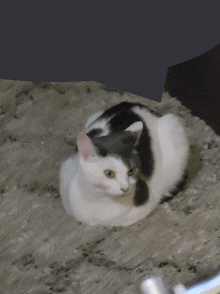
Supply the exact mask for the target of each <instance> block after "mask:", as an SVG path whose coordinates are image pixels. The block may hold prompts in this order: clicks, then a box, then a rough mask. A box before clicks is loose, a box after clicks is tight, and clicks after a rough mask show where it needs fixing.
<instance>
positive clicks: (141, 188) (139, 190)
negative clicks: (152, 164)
mask: <svg viewBox="0 0 220 294" xmlns="http://www.w3.org/2000/svg"><path fill="white" fill-rule="evenodd" d="M148 199H149V191H148V187H147V184H146V183H145V182H144V181H142V180H141V179H138V180H137V183H136V187H135V194H134V198H133V203H134V205H135V206H140V205H143V204H145V203H146V202H147V200H148Z"/></svg>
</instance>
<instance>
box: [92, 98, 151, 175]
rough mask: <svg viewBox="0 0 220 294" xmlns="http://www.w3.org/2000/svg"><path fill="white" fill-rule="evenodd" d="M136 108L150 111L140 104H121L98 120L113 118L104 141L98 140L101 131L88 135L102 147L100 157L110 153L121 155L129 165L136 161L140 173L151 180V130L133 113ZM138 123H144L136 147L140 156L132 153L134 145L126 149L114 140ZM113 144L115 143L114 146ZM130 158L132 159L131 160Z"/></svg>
mask: <svg viewBox="0 0 220 294" xmlns="http://www.w3.org/2000/svg"><path fill="white" fill-rule="evenodd" d="M134 106H139V107H140V108H145V109H147V110H148V111H150V110H149V109H148V107H146V106H144V105H141V104H139V103H131V102H121V103H119V104H117V105H114V106H112V107H110V108H109V109H107V110H106V111H104V113H103V114H102V115H101V116H100V117H99V118H98V120H101V119H106V120H107V119H109V118H110V117H112V118H111V119H110V120H109V121H108V125H109V129H110V134H109V135H107V136H104V137H103V139H98V138H101V137H98V136H99V135H100V134H101V129H94V130H91V131H90V132H89V133H88V134H87V135H88V136H89V137H90V138H91V140H92V141H93V142H94V144H97V147H100V148H99V151H100V155H102V156H106V155H107V154H109V153H113V154H116V155H119V156H121V157H122V160H123V161H124V162H125V164H127V165H128V163H129V162H130V161H131V160H133V159H134V161H135V162H137V164H138V165H139V166H140V172H141V173H142V174H143V176H144V177H146V178H149V177H150V176H151V175H152V173H153V167H154V159H153V152H152V150H151V138H150V136H149V130H148V128H147V126H146V125H145V122H144V121H143V119H142V117H140V116H139V115H137V114H136V113H134V112H133V110H132V108H133V107H134ZM137 121H142V122H143V131H142V133H141V136H140V138H139V142H138V145H137V146H136V151H137V153H138V154H135V155H134V154H133V153H132V152H131V146H132V147H134V144H133V145H132V144H129V142H128V143H127V144H128V146H127V147H126V148H125V145H126V144H125V145H124V144H123V142H121V141H120V140H119V141H117V140H118V139H119V137H118V138H117V139H116V140H114V139H113V136H115V135H117V134H121V133H122V132H123V131H124V130H125V129H127V128H128V127H129V126H130V125H131V124H133V123H135V122H137ZM111 136H112V137H111ZM125 140H127V139H125ZM104 141H106V142H104ZM122 141H123V140H122ZM112 142H114V144H113V143H112ZM116 142H117V144H116ZM123 146H124V147H123ZM129 156H130V157H131V158H130V159H129ZM128 166H129V165H128ZM139 166H137V167H139Z"/></svg>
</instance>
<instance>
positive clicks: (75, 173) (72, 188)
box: [60, 106, 189, 226]
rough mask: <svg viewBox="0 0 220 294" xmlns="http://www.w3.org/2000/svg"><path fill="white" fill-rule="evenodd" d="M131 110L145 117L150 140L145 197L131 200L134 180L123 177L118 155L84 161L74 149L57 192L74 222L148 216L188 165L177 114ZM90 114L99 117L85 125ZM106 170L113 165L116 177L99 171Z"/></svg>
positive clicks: (120, 222) (109, 222)
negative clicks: (140, 201)
mask: <svg viewBox="0 0 220 294" xmlns="http://www.w3.org/2000/svg"><path fill="white" fill-rule="evenodd" d="M134 111H135V112H136V113H137V114H139V115H140V116H141V117H142V118H143V119H144V121H145V122H146V125H147V127H148V129H149V132H150V137H151V139H152V146H151V147H152V150H153V156H154V164H155V167H154V172H153V175H152V177H151V178H150V180H148V181H147V185H148V188H149V199H148V201H147V202H146V204H144V205H142V206H140V207H135V206H134V205H133V204H132V198H133V195H134V188H135V180H134V179H133V178H132V177H128V176H127V169H126V167H125V166H124V164H123V162H122V161H121V160H120V158H114V157H108V156H107V157H106V158H104V159H102V160H100V158H98V157H96V156H95V157H91V158H90V159H88V160H87V161H84V160H83V159H82V158H81V156H80V155H79V154H76V155H75V156H74V157H71V158H69V159H67V160H66V161H65V162H64V163H63V165H62V166H61V170H60V194H61V197H62V202H63V205H64V207H65V209H66V211H67V212H68V213H70V214H73V215H74V216H75V218H76V219H77V220H78V221H82V222H84V223H87V224H89V225H92V226H93V225H103V226H129V225H132V224H133V223H135V222H137V221H139V220H141V219H143V218H145V217H147V216H148V215H149V214H150V213H151V212H152V211H153V209H154V208H155V207H156V206H157V205H158V203H159V201H160V199H161V197H162V196H163V195H167V193H168V192H169V191H170V190H171V189H173V188H175V185H176V183H177V181H178V180H179V179H180V178H181V177H182V175H183V172H184V170H185V168H186V164H187V159H188V152H189V144H188V140H187V137H186V134H185V130H184V127H183V126H182V124H181V122H180V121H179V119H178V118H177V117H176V116H174V115H173V114H167V115H165V116H163V117H161V118H157V117H155V116H154V115H152V114H151V113H150V112H148V111H147V110H146V109H141V108H139V107H138V106H137V107H135V108H134ZM94 118H95V119H96V118H97V116H95V115H94V116H93V117H92V118H89V120H88V121H87V124H86V126H85V128H86V129H88V128H89V125H91V124H92V123H93V122H94V120H95V119H94ZM141 124H142V123H140V122H137V123H136V124H134V125H133V126H132V128H134V129H136V130H138V129H140V127H141ZM94 125H96V127H102V129H104V128H105V123H104V121H102V122H101V123H100V124H99V123H98V121H97V122H95V123H94V124H93V125H92V128H93V127H94ZM142 127H143V125H142ZM105 132H108V131H106V130H105ZM105 169H111V170H114V171H115V173H116V178H107V177H106V176H105V175H104V173H103V170H105ZM99 185H102V187H100V186H99ZM128 187H129V191H128V192H127V193H125V194H124V193H123V192H122V191H121V188H128ZM120 196H123V197H120Z"/></svg>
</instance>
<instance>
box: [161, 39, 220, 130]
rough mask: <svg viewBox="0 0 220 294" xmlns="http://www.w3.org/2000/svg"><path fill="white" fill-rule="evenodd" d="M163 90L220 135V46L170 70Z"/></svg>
mask: <svg viewBox="0 0 220 294" xmlns="http://www.w3.org/2000/svg"><path fill="white" fill-rule="evenodd" d="M164 90H165V91H166V92H168V93H169V94H170V95H171V96H172V97H176V98H177V99H178V100H180V101H181V103H182V104H183V105H184V106H186V107H187V108H189V109H190V110H191V111H192V114H193V115H195V116H198V117H200V118H201V119H203V120H204V121H205V122H206V123H207V124H208V125H210V126H211V127H212V128H213V129H214V131H215V132H216V133H217V134H218V135H220V44H219V45H217V46H216V47H214V48H213V49H211V50H209V51H207V52H206V53H204V54H202V55H200V56H198V57H195V58H193V59H190V60H188V61H186V62H183V63H180V64H177V65H174V66H171V67H169V68H168V71H167V76H166V81H165V86H164Z"/></svg>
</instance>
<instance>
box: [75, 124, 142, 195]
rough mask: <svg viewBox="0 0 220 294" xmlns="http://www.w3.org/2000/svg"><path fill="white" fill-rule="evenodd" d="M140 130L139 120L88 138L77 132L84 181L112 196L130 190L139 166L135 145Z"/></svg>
mask: <svg viewBox="0 0 220 294" xmlns="http://www.w3.org/2000/svg"><path fill="white" fill-rule="evenodd" d="M142 130H143V123H142V122H140V121H139V122H135V123H133V124H132V125H131V126H130V127H128V128H127V129H126V130H125V131H124V132H121V133H119V134H114V135H107V136H100V137H95V138H92V139H90V138H89V137H88V136H87V135H86V134H83V133H79V134H78V136H77V147H78V151H79V157H80V165H81V168H82V170H83V174H84V176H85V180H86V181H88V182H90V183H91V184H92V185H93V186H94V187H96V188H97V190H98V191H100V192H103V193H104V194H108V195H109V196H112V197H117V196H123V195H125V193H126V192H128V191H130V189H131V188H132V187H133V186H134V185H135V183H136V177H137V175H138V171H139V167H140V162H139V157H138V154H137V151H136V149H135V147H136V145H137V144H138V141H139V138H140V135H141V132H142Z"/></svg>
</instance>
